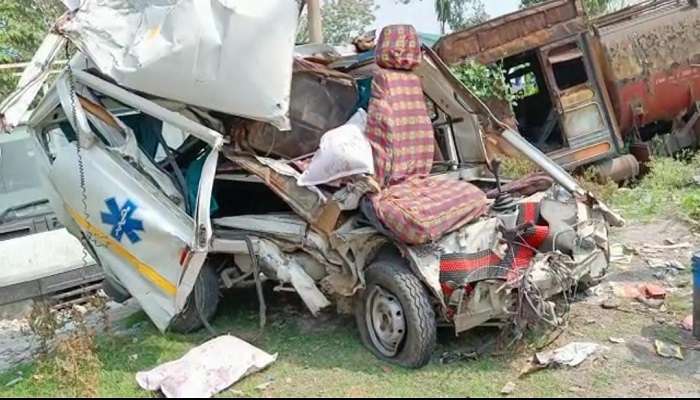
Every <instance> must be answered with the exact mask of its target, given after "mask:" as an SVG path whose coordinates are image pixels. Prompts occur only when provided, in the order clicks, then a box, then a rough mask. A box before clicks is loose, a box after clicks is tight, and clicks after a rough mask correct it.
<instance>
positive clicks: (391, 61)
mask: <svg viewBox="0 0 700 400" xmlns="http://www.w3.org/2000/svg"><path fill="white" fill-rule="evenodd" d="M374 57H375V61H376V62H377V65H378V66H380V67H381V68H388V69H399V70H404V71H410V70H412V69H413V68H415V67H416V66H418V64H420V62H421V48H420V39H419V38H418V33H417V32H416V28H414V27H413V26H412V25H389V26H386V27H384V29H382V31H381V33H380V34H379V38H378V39H377V46H376V47H375V48H374Z"/></svg>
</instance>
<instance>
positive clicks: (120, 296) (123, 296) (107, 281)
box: [102, 276, 131, 304]
mask: <svg viewBox="0 0 700 400" xmlns="http://www.w3.org/2000/svg"><path fill="white" fill-rule="evenodd" d="M102 291H103V292H105V294H106V295H107V297H109V298H110V299H112V301H115V302H117V303H120V304H121V303H124V302H125V301H127V300H129V299H130V298H131V295H130V294H129V291H128V290H126V289H124V287H123V286H122V285H120V284H119V283H117V282H115V281H114V279H113V278H111V277H109V276H105V278H104V279H103V280H102Z"/></svg>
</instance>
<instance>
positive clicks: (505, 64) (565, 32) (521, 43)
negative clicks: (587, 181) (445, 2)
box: [435, 0, 638, 174]
mask: <svg viewBox="0 0 700 400" xmlns="http://www.w3.org/2000/svg"><path fill="white" fill-rule="evenodd" d="M435 48H436V50H437V52H438V54H439V55H440V56H441V57H442V58H443V60H445V61H446V62H447V63H448V64H450V65H459V64H461V63H464V62H468V61H476V62H478V63H480V64H484V65H487V66H491V67H493V68H496V69H498V70H500V71H501V72H502V73H503V76H504V79H505V82H506V84H508V85H510V86H511V88H512V89H513V90H514V91H516V92H518V91H522V90H525V91H526V92H525V93H521V96H520V98H519V99H518V100H517V101H516V102H515V104H513V105H509V104H505V105H504V104H501V105H500V106H498V107H493V108H494V109H495V110H497V111H500V115H499V116H500V117H501V118H502V119H503V120H505V121H508V122H509V123H510V124H512V125H513V126H517V128H518V130H519V131H520V133H521V134H522V136H523V137H524V138H525V139H526V140H527V141H528V142H530V143H532V144H533V145H534V146H535V147H537V148H538V149H540V150H541V151H543V152H545V153H546V154H547V155H548V156H549V157H551V158H552V159H553V160H554V161H556V162H557V163H558V164H559V165H561V166H563V167H564V168H566V169H575V168H577V167H580V166H583V165H588V164H592V163H595V162H598V161H601V160H609V159H613V158H616V157H618V156H619V155H621V154H622V152H623V148H624V143H623V140H622V137H621V135H620V132H619V131H618V129H617V125H616V121H615V114H614V110H613V108H612V106H611V102H610V98H609V96H608V93H607V91H606V89H605V81H604V76H603V71H602V70H601V68H600V65H599V63H598V62H597V60H598V59H597V58H596V52H597V51H598V48H597V47H596V42H595V41H593V40H592V37H591V35H590V34H589V29H588V25H587V23H586V16H585V13H584V11H583V7H582V4H581V2H580V1H579V0H553V1H547V2H544V3H541V4H538V5H535V6H533V7H530V8H527V9H523V10H519V11H517V12H514V13H511V14H508V15H505V16H502V17H499V18H496V19H493V20H491V21H488V22H485V23H483V24H480V25H477V26H475V27H472V28H469V29H466V30H463V31H458V32H455V33H452V34H449V35H447V36H444V37H443V38H441V39H440V40H439V41H438V42H437V43H436V44H435ZM525 86H527V87H525ZM496 102H499V101H498V100H496ZM491 141H492V145H493V147H495V148H499V147H501V148H500V150H501V151H506V152H507V149H504V148H502V146H500V143H499V142H498V138H492V139H491ZM636 172H638V166H637V167H634V166H633V167H632V169H631V171H630V174H634V173H636Z"/></svg>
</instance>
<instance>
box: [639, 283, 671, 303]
mask: <svg viewBox="0 0 700 400" xmlns="http://www.w3.org/2000/svg"><path fill="white" fill-rule="evenodd" d="M639 291H640V293H641V294H642V295H643V296H644V297H645V298H647V299H656V300H663V299H665V298H666V289H664V288H663V287H661V286H659V285H655V284H653V283H644V284H641V285H639Z"/></svg>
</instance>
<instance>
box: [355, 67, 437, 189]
mask: <svg viewBox="0 0 700 400" xmlns="http://www.w3.org/2000/svg"><path fill="white" fill-rule="evenodd" d="M366 134H367V138H368V139H369V141H370V144H371V145H372V154H373V156H374V171H375V177H376V178H377V182H379V184H380V185H381V186H390V185H394V184H397V183H401V182H402V181H403V180H404V179H406V178H408V177H409V176H413V175H422V176H425V175H428V174H429V173H430V169H431V168H432V166H433V158H434V156H435V149H434V142H435V138H434V132H433V125H432V123H431V122H430V118H429V117H428V111H427V109H426V105H425V97H424V96H423V88H422V86H421V81H420V78H418V77H417V76H416V75H414V74H412V73H410V72H400V71H391V70H381V71H379V72H377V74H376V75H375V77H374V81H373V82H372V98H371V99H370V103H369V112H368V114H367V131H366Z"/></svg>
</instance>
